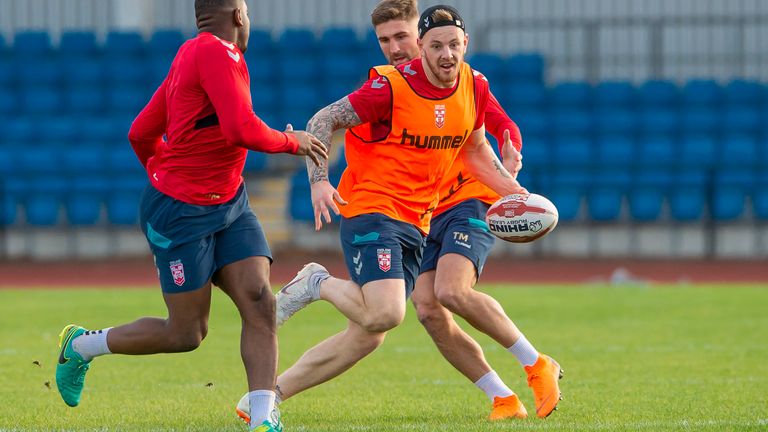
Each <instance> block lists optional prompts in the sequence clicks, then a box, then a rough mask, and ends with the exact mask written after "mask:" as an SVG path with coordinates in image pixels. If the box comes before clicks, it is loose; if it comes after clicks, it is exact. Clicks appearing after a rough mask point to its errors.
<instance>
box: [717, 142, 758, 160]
mask: <svg viewBox="0 0 768 432" xmlns="http://www.w3.org/2000/svg"><path fill="white" fill-rule="evenodd" d="M718 159H719V162H720V163H721V164H723V165H725V166H729V167H734V166H736V167H752V166H754V165H755V164H757V163H758V161H759V157H758V146H757V141H756V140H755V138H753V137H752V136H751V135H741V134H728V135H726V136H725V137H724V138H723V140H722V144H721V145H720V147H719V149H718Z"/></svg>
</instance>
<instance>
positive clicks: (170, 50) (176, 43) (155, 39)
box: [148, 29, 184, 62]
mask: <svg viewBox="0 0 768 432" xmlns="http://www.w3.org/2000/svg"><path fill="white" fill-rule="evenodd" d="M183 43H184V35H183V34H182V33H181V31H179V30H174V29H159V30H155V32H154V33H152V36H151V37H150V39H149V46H148V48H149V53H150V55H151V56H153V57H158V56H161V57H170V58H169V59H168V61H169V62H170V61H171V60H173V56H175V55H176V51H178V50H179V48H180V47H181V45H182V44H183Z"/></svg>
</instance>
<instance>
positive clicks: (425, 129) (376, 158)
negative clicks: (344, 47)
mask: <svg viewBox="0 0 768 432" xmlns="http://www.w3.org/2000/svg"><path fill="white" fill-rule="evenodd" d="M419 33H420V39H419V47H420V50H421V59H416V60H413V61H411V62H407V63H404V64H401V65H399V66H398V67H394V66H379V67H375V68H373V69H372V70H371V73H370V79H369V80H368V81H367V82H366V83H365V84H364V85H363V87H362V88H360V89H359V90H357V91H356V92H354V93H352V94H350V95H348V96H347V97H344V98H342V99H341V100H339V101H337V102H335V103H333V104H331V105H329V106H328V107H326V108H324V109H323V110H321V111H320V112H318V113H317V114H316V115H315V116H314V117H313V118H312V120H310V122H309V124H308V126H307V128H308V131H309V132H311V133H312V134H313V135H315V136H316V137H317V138H318V139H320V140H321V141H323V142H324V143H326V144H327V145H330V142H331V134H332V132H333V131H334V130H337V129H342V128H347V129H349V130H348V132H347V135H346V157H347V164H348V168H347V169H346V171H345V172H344V174H343V175H342V179H341V182H340V184H339V187H338V191H337V190H336V189H334V187H333V186H332V185H331V184H330V183H329V182H328V167H327V163H324V162H321V163H320V164H319V165H315V164H314V163H313V162H309V161H308V170H309V174H310V183H311V184H312V202H313V206H314V211H315V224H316V228H317V229H320V228H321V227H322V220H323V219H325V220H326V222H330V211H329V209H330V210H332V211H334V212H336V213H337V214H338V213H341V215H342V219H341V223H340V235H341V243H342V248H343V251H344V256H345V260H346V264H347V268H348V270H349V273H350V276H351V278H352V280H351V281H347V280H341V279H337V278H333V277H331V276H330V275H329V274H328V272H327V271H326V270H325V268H323V267H322V266H321V265H319V264H315V263H311V264H308V265H307V266H305V267H304V269H302V270H301V271H300V272H299V273H298V274H297V276H296V278H294V279H293V280H292V281H291V282H290V283H289V284H288V285H286V286H285V287H284V288H283V289H282V290H281V291H280V292H279V293H278V295H277V303H278V310H277V315H278V317H277V319H278V324H282V323H283V322H284V321H285V320H287V319H288V318H290V316H291V315H293V314H294V313H295V312H297V311H298V310H300V309H301V308H303V307H304V306H306V305H307V304H309V303H311V302H313V301H315V300H318V299H324V300H326V301H329V302H330V303H332V304H333V305H334V306H335V307H336V308H337V309H338V310H339V311H340V312H342V313H343V314H344V315H345V316H346V317H347V318H348V319H349V325H348V328H347V329H346V330H344V331H343V332H341V333H338V334H336V335H334V336H332V337H330V338H328V339H326V340H325V341H323V342H321V343H320V344H318V345H316V346H315V347H313V348H312V349H310V350H309V351H307V352H306V353H305V354H304V355H303V356H302V357H301V358H300V359H299V360H298V361H297V363H296V364H294V365H293V366H292V367H290V368H289V369H288V370H286V371H285V372H284V373H283V374H281V375H280V376H279V377H278V381H277V393H278V397H279V398H281V399H282V400H285V399H287V398H289V397H291V396H293V395H295V394H297V393H299V392H301V391H303V390H306V389H308V388H311V387H313V386H315V385H318V384H320V383H323V382H325V381H327V380H329V379H332V378H334V377H336V376H338V375H339V374H341V373H343V372H344V371H346V370H348V369H349V368H351V367H352V366H353V365H354V364H355V363H357V361H359V360H360V359H362V358H363V357H365V356H366V355H368V354H369V353H371V352H372V351H373V350H375V349H376V348H377V347H378V346H379V345H381V343H382V342H383V340H384V337H385V335H386V332H387V331H388V330H390V329H392V328H394V327H396V326H397V325H398V324H400V322H402V320H403V318H404V316H405V303H406V298H407V296H408V295H409V294H410V292H411V291H412V290H413V286H414V283H415V280H416V277H417V276H418V274H419V271H420V264H421V258H422V247H423V242H424V238H425V236H426V235H427V233H428V232H429V229H430V221H431V218H432V212H433V211H434V210H435V209H436V208H437V206H438V204H439V199H438V192H439V188H440V185H441V181H442V180H443V179H444V178H445V177H446V176H447V175H448V173H449V171H450V168H451V166H452V165H453V163H454V161H455V160H456V159H457V158H461V159H462V160H463V161H464V163H465V165H466V168H467V171H468V172H470V173H471V174H472V175H473V176H474V177H476V178H477V179H478V180H480V181H481V182H483V183H484V184H486V185H488V186H489V187H490V188H492V189H493V190H494V191H495V192H496V193H497V195H508V194H512V193H527V191H526V190H525V189H523V188H522V187H521V186H520V185H519V184H518V183H517V181H516V180H515V179H514V177H513V176H512V175H511V174H510V173H509V172H508V171H507V170H506V169H504V167H503V166H502V164H501V162H500V161H499V160H498V159H497V158H496V155H495V154H494V153H493V150H492V149H491V148H490V146H488V145H487V142H486V140H485V128H484V126H483V122H484V113H485V108H486V105H487V104H488V99H489V90H488V82H487V81H486V80H485V79H484V78H483V77H482V76H481V75H479V74H475V73H474V72H473V71H472V69H471V68H470V67H469V65H467V64H465V63H464V61H463V59H464V53H465V52H466V44H467V37H466V34H465V32H464V21H463V19H461V17H460V16H459V14H458V13H457V12H456V11H455V10H454V9H453V8H450V7H448V6H436V7H433V8H430V9H428V10H427V11H425V13H424V14H423V15H422V17H421V19H420V21H419ZM339 206H340V207H339ZM404 294H405V295H404Z"/></svg>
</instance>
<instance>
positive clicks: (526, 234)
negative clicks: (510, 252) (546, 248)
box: [485, 194, 558, 243]
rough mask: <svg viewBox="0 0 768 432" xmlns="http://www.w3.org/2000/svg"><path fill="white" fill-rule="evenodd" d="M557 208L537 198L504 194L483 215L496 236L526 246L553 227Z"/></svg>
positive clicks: (534, 196)
mask: <svg viewBox="0 0 768 432" xmlns="http://www.w3.org/2000/svg"><path fill="white" fill-rule="evenodd" d="M557 218H558V214H557V207H555V205H554V204H552V201H550V200H548V199H546V198H544V197H543V196H541V195H537V194H530V195H508V196H505V197H503V198H501V199H499V200H498V201H496V202H495V203H494V204H493V205H492V206H491V208H489V209H488V212H487V213H486V214H485V221H486V222H487V223H488V228H489V229H490V230H491V232H492V233H493V234H495V235H496V237H498V238H500V239H502V240H506V241H508V242H512V243H528V242H532V241H534V240H536V239H539V238H541V237H544V235H546V234H547V233H548V232H550V231H552V230H553V229H555V226H556V225H557Z"/></svg>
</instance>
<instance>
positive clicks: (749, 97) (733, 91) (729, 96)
mask: <svg viewBox="0 0 768 432" xmlns="http://www.w3.org/2000/svg"><path fill="white" fill-rule="evenodd" d="M765 99H766V90H765V87H763V86H762V85H761V84H760V83H759V82H757V81H747V80H741V79H739V80H733V81H731V82H730V83H728V85H727V86H726V87H725V102H726V104H729V105H742V106H743V105H752V106H754V105H760V104H762V103H764V102H765Z"/></svg>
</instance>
